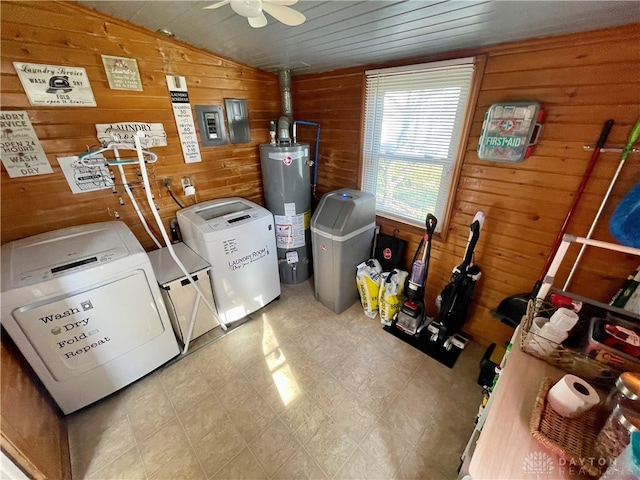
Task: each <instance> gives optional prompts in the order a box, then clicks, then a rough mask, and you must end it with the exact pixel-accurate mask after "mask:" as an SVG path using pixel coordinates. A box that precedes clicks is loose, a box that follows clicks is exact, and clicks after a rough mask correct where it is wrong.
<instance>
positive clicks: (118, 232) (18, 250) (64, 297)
mask: <svg viewBox="0 0 640 480" xmlns="http://www.w3.org/2000/svg"><path fill="white" fill-rule="evenodd" d="M1 315H2V316H1V318H0V321H1V323H2V325H3V326H4V328H5V329H6V330H7V332H8V333H9V335H10V336H11V338H12V339H13V341H14V342H15V343H16V345H17V346H18V348H19V349H20V351H21V352H22V354H23V355H24V357H25V358H26V359H27V361H28V362H29V363H30V364H31V367H32V368H33V370H34V371H35V372H36V374H37V375H38V377H40V380H41V381H42V383H43V384H44V386H45V387H46V389H47V390H48V391H49V393H50V394H51V396H52V397H53V399H54V400H55V401H56V403H57V404H58V405H59V406H60V408H61V409H62V411H63V412H64V413H65V414H69V413H71V412H73V411H75V410H78V409H80V408H82V407H84V406H86V405H89V404H90V403H93V402H95V401H97V400H99V399H101V398H103V397H105V396H107V395H109V394H111V393H113V392H115V391H116V390H119V389H120V388H122V387H124V386H126V385H128V384H130V383H132V382H134V381H135V380H137V379H139V378H140V377H142V376H144V375H146V374H147V373H149V372H151V371H152V370H154V369H156V368H157V367H159V366H160V365H162V364H164V363H166V362H167V361H169V360H170V359H172V358H173V357H175V356H176V355H178V354H179V349H178V343H177V340H176V337H175V335H174V333H173V329H172V327H171V323H170V321H169V316H168V314H167V310H166V307H165V305H164V302H163V300H162V297H161V295H160V290H159V288H158V284H157V282H156V279H155V276H154V273H153V270H152V268H151V263H150V261H149V257H148V256H147V254H146V252H145V251H144V249H143V248H142V245H140V242H138V240H137V239H136V237H135V236H134V235H133V233H132V232H131V231H130V230H129V228H128V227H127V226H126V224H124V223H123V222H116V221H113V222H104V223H94V224H90V225H81V226H76V227H70V228H65V229H61V230H56V231H53V232H47V233H43V234H40V235H36V236H33V237H29V238H25V239H22V240H17V241H14V242H11V243H7V244H5V245H2V308H1Z"/></svg>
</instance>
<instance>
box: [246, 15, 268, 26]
mask: <svg viewBox="0 0 640 480" xmlns="http://www.w3.org/2000/svg"><path fill="white" fill-rule="evenodd" d="M247 20H249V25H251V26H252V27H253V28H261V27H264V26H266V25H267V17H265V16H264V13H262V12H260V15H258V16H257V17H248V18H247Z"/></svg>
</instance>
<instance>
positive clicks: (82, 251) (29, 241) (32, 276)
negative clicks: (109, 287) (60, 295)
mask: <svg viewBox="0 0 640 480" xmlns="http://www.w3.org/2000/svg"><path fill="white" fill-rule="evenodd" d="M138 249H139V250H140V251H143V252H144V250H143V249H142V246H141V245H140V243H139V242H138V241H137V239H136V238H135V237H134V236H133V233H131V231H130V230H129V228H128V227H127V226H126V225H125V224H124V223H123V222H103V223H95V224H90V225H80V226H76V227H70V228H64V229H61V230H55V231H52V232H46V233H43V234H40V235H35V236H33V237H28V238H24V239H22V240H17V241H14V242H11V243H8V244H5V245H3V246H2V264H3V265H2V267H3V268H2V277H3V282H2V290H3V291H7V290H9V289H10V288H18V287H22V286H26V285H31V284H33V283H36V282H39V281H44V280H48V279H50V278H54V277H58V276H62V275H67V274H69V273H71V272H76V271H78V270H84V269H88V268H95V267H96V266H98V265H101V264H104V263H106V262H112V261H114V260H118V259H120V258H124V257H126V256H128V255H130V254H132V253H136V250H138Z"/></svg>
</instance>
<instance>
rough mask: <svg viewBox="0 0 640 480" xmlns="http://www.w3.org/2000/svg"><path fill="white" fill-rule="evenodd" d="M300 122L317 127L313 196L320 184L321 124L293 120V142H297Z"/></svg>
mask: <svg viewBox="0 0 640 480" xmlns="http://www.w3.org/2000/svg"><path fill="white" fill-rule="evenodd" d="M298 124H300V125H309V126H311V127H316V128H317V130H316V151H315V154H314V158H313V185H312V187H313V190H312V191H313V196H314V197H315V196H316V185H318V150H319V148H320V124H319V123H316V122H307V121H306V120H296V121H295V122H293V143H296V142H297V135H298Z"/></svg>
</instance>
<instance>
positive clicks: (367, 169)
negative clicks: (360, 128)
mask: <svg viewBox="0 0 640 480" xmlns="http://www.w3.org/2000/svg"><path fill="white" fill-rule="evenodd" d="M473 71H474V59H473V58H464V59H458V60H453V61H446V62H434V63H428V64H422V65H411V66H406V67H398V68H386V69H380V70H370V71H367V72H366V76H367V77H366V78H367V85H366V104H365V127H364V148H363V152H364V158H363V169H362V189H363V190H364V191H366V192H370V193H373V194H374V195H375V196H376V209H377V214H378V215H380V216H383V217H388V218H392V219H396V220H399V221H401V222H404V223H409V224H412V225H416V226H424V222H425V217H426V216H427V213H431V214H433V215H435V216H436V218H437V219H438V221H439V222H438V229H437V231H440V229H441V227H442V225H443V224H444V223H445V222H443V220H445V219H444V215H445V213H446V209H447V202H448V199H449V191H450V189H451V184H452V178H453V173H454V170H455V162H456V158H457V157H458V149H459V147H460V141H461V137H462V133H463V132H462V130H463V126H464V123H465V114H466V110H467V103H468V99H469V91H470V89H471V84H472V80H473Z"/></svg>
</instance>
